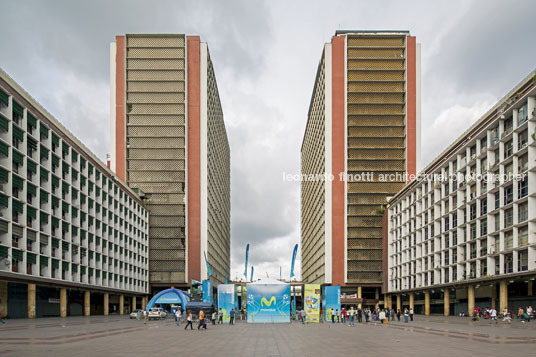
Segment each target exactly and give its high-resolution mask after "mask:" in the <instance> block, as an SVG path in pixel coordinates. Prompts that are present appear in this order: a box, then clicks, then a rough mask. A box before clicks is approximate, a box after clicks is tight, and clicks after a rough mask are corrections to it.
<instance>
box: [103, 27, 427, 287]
mask: <svg viewBox="0 0 536 357" xmlns="http://www.w3.org/2000/svg"><path fill="white" fill-rule="evenodd" d="M110 68H111V71H110V72H111V80H110V81H111V117H112V127H111V131H112V152H111V160H110V165H111V168H112V170H114V171H115V172H116V174H117V176H118V177H119V178H121V179H122V180H124V181H125V182H126V183H127V184H128V186H130V187H132V188H134V189H137V190H139V192H140V194H142V195H144V196H145V197H144V198H145V203H146V208H147V209H148V211H149V213H150V214H149V216H150V222H149V228H150V240H149V250H150V254H149V274H150V276H149V280H150V284H151V286H152V287H155V288H156V287H158V286H170V285H174V286H180V285H182V284H188V282H189V279H196V280H202V279H206V278H207V277H208V276H207V275H208V271H207V266H206V261H205V257H204V255H205V254H206V257H207V258H206V259H207V261H208V262H209V263H210V266H211V268H212V273H213V275H212V277H211V278H212V279H213V280H214V281H215V282H216V283H218V282H219V283H223V281H224V280H225V277H226V276H228V275H229V274H230V149H229V143H228V139H227V134H226V131H225V124H224V119H223V112H222V108H221V104H220V100H219V95H218V88H217V84H216V77H215V74H214V69H213V66H212V61H211V58H210V53H209V50H208V47H207V44H206V43H203V42H201V41H200V39H199V37H196V36H185V35H143V34H133V35H124V36H117V38H116V41H115V42H114V43H112V44H111V58H110ZM419 136H420V47H419V44H417V43H416V40H415V37H412V36H410V34H409V32H406V31H337V32H336V34H335V36H333V38H332V40H331V42H330V43H327V44H325V45H324V48H323V51H322V56H321V59H320V63H319V65H318V70H317V77H316V81H315V85H314V88H313V94H312V98H311V104H310V107H309V112H308V117H307V125H306V129H305V135H304V138H303V144H302V149H301V165H302V167H301V171H302V173H303V174H328V175H329V174H333V176H334V178H335V179H334V180H328V181H326V180H323V181H322V180H319V181H306V182H303V183H302V186H301V190H302V191H301V197H302V203H301V232H302V233H301V249H302V258H301V260H302V270H301V275H302V280H303V281H304V282H305V283H321V284H333V285H343V286H345V287H351V288H352V289H355V290H356V293H357V292H358V291H359V293H360V294H361V291H362V288H363V287H364V288H365V289H372V290H371V293H372V294H379V287H380V286H381V284H382V283H383V276H382V272H383V271H385V264H386V261H385V259H384V257H383V255H384V252H385V249H384V241H383V239H382V217H383V214H382V213H383V207H384V205H385V204H386V202H387V197H389V196H392V195H394V194H395V193H396V192H398V191H400V189H401V188H402V187H403V186H404V185H405V183H406V181H407V180H408V178H407V176H406V174H415V173H416V172H417V170H418V162H419V156H420V153H419V141H420V139H419ZM363 172H367V173H369V176H368V179H367V180H362V181H359V182H357V181H354V180H349V179H348V180H346V179H345V178H346V177H351V176H352V175H353V174H354V173H355V174H361V173H363ZM341 173H343V174H344V175H341ZM346 174H347V175H346ZM380 174H381V175H384V176H386V177H390V174H392V179H387V180H386V179H385V177H383V176H382V177H380ZM341 178H342V179H341ZM237 194H240V193H237Z"/></svg>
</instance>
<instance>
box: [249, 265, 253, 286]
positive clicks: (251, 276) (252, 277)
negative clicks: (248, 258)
mask: <svg viewBox="0 0 536 357" xmlns="http://www.w3.org/2000/svg"><path fill="white" fill-rule="evenodd" d="M249 281H250V282H252V281H253V265H252V266H251V279H250V280H249Z"/></svg>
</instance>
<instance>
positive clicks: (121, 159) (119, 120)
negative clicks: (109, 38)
mask: <svg viewBox="0 0 536 357" xmlns="http://www.w3.org/2000/svg"><path fill="white" fill-rule="evenodd" d="M115 43H116V46H117V53H116V56H115V173H116V175H117V177H119V178H120V179H121V180H123V181H124V182H127V172H126V159H127V155H126V140H127V138H126V108H125V101H126V100H125V95H126V94H125V93H126V88H125V86H126V84H125V76H126V73H125V58H126V53H125V51H126V40H125V36H116V37H115Z"/></svg>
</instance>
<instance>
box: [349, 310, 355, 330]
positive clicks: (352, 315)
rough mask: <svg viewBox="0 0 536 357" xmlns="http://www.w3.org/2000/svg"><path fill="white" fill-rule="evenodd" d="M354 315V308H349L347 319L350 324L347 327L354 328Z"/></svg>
mask: <svg viewBox="0 0 536 357" xmlns="http://www.w3.org/2000/svg"><path fill="white" fill-rule="evenodd" d="M354 313H355V311H354V307H353V306H352V307H351V308H350V311H349V312H348V317H349V320H350V323H349V324H348V326H354V318H355V316H354Z"/></svg>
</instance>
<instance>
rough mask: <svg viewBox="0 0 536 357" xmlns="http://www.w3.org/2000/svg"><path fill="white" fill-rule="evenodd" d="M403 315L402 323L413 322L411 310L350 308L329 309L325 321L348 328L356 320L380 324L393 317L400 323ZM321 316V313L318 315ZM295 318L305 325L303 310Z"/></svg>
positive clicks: (305, 318)
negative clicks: (344, 324)
mask: <svg viewBox="0 0 536 357" xmlns="http://www.w3.org/2000/svg"><path fill="white" fill-rule="evenodd" d="M402 313H403V314H404V322H406V323H407V322H408V321H409V320H410V319H411V321H413V316H414V311H413V309H407V308H405V309H404V311H403V312H402V311H400V309H398V310H397V311H396V312H395V310H394V309H390V308H387V309H380V308H379V307H378V308H377V309H374V310H371V309H369V308H364V309H362V308H360V307H358V308H355V307H353V306H352V307H350V308H349V309H346V308H344V307H343V308H342V309H341V310H340V311H339V309H329V310H328V312H327V321H325V322H329V321H331V323H348V326H354V324H355V321H356V320H357V322H358V323H361V322H363V321H364V322H365V323H368V322H369V321H379V322H381V323H385V322H386V321H389V320H391V321H394V319H395V316H396V318H398V321H400V317H401V315H402ZM320 314H321V315H322V316H323V314H322V312H321V313H320ZM296 315H297V318H298V321H301V323H302V324H305V323H306V322H307V315H306V313H305V311H304V310H300V311H298V312H297V314H296Z"/></svg>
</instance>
